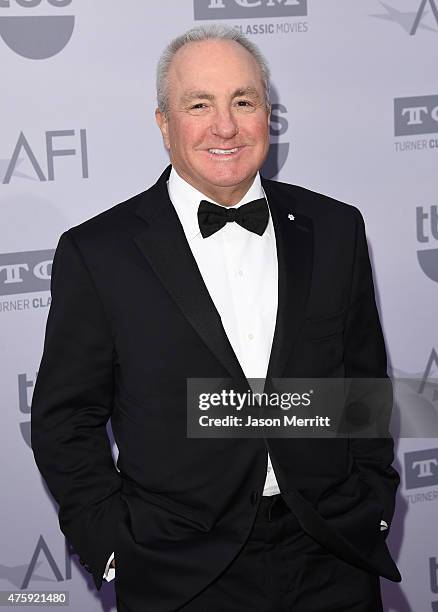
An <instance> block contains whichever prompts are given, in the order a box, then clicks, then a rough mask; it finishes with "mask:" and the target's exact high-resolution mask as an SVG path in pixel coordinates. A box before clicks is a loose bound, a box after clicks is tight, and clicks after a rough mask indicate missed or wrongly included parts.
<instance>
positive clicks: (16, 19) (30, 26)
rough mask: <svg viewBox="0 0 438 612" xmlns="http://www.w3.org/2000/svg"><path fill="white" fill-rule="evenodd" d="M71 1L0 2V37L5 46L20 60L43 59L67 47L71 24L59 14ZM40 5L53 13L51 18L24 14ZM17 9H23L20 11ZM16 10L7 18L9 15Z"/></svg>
mask: <svg viewBox="0 0 438 612" xmlns="http://www.w3.org/2000/svg"><path fill="white" fill-rule="evenodd" d="M71 3H72V0H44V2H43V0H0V37H1V38H2V39H3V41H4V42H5V43H6V45H7V46H8V47H9V49H11V50H12V51H14V52H15V53H17V54H18V55H21V56H22V57H26V58H28V59H47V58H48V57H53V56H54V55H56V54H57V53H59V52H60V51H62V50H63V49H64V47H65V46H66V45H67V44H68V42H69V40H70V38H71V36H72V34H73V28H74V24H75V18H74V16H73V15H65V14H59V13H58V11H59V9H62V8H64V7H68V6H69V5H70V4H71ZM40 4H43V6H44V5H45V4H48V5H49V6H50V7H52V8H54V9H56V12H55V13H54V14H51V15H42V14H33V15H31V14H28V10H29V9H34V8H36V7H38V6H39V5H40ZM20 8H22V9H27V10H26V11H24V12H23V11H20ZM12 9H15V11H17V10H18V14H14V15H11V14H10V11H11V10H12Z"/></svg>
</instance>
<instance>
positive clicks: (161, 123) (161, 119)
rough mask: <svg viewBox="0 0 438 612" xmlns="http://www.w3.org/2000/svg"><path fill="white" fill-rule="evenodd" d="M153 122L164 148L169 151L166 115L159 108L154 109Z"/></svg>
mask: <svg viewBox="0 0 438 612" xmlns="http://www.w3.org/2000/svg"><path fill="white" fill-rule="evenodd" d="M155 120H156V122H157V125H158V127H159V128H160V131H161V134H162V136H163V142H164V146H165V147H166V149H170V141H169V124H168V121H167V117H166V115H165V114H164V113H162V112H161V111H160V109H159V108H156V109H155Z"/></svg>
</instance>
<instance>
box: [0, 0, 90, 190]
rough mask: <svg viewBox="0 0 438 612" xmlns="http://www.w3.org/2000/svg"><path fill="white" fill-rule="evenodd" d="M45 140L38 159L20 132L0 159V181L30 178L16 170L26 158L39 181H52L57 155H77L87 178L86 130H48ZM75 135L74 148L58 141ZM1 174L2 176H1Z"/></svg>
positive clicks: (4, 182) (83, 175)
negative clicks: (9, 154) (7, 156)
mask: <svg viewBox="0 0 438 612" xmlns="http://www.w3.org/2000/svg"><path fill="white" fill-rule="evenodd" d="M0 1H1V0H0ZM44 136H45V138H44V140H45V142H44V144H43V147H45V155H44V157H45V159H44V161H43V160H40V161H38V156H37V155H36V153H34V151H33V149H32V147H31V145H30V143H29V141H28V139H27V138H26V136H25V135H24V134H23V132H21V133H20V135H19V137H18V139H17V142H16V144H15V147H14V151H13V153H12V157H11V158H10V159H6V160H1V159H0V181H1V182H2V183H3V184H4V185H6V184H8V183H10V181H11V178H12V177H13V176H15V177H21V178H32V179H33V177H30V176H28V175H26V174H24V173H23V172H20V171H17V168H18V166H20V165H21V164H22V163H23V161H24V160H25V159H27V160H28V162H29V163H30V165H31V166H32V170H33V172H34V173H35V175H36V177H37V178H38V180H40V181H47V180H49V181H54V180H55V158H57V157H68V156H72V157H79V161H80V164H81V170H82V178H84V179H86V178H88V176H89V174H88V149H87V132H86V130H79V134H78V135H76V132H75V130H50V131H47V132H45V134H44ZM71 137H75V141H76V147H75V148H69V149H66V148H63V147H62V146H60V144H59V143H58V140H57V139H59V138H71ZM42 166H47V171H46V172H44V171H43V168H42ZM2 175H3V176H2Z"/></svg>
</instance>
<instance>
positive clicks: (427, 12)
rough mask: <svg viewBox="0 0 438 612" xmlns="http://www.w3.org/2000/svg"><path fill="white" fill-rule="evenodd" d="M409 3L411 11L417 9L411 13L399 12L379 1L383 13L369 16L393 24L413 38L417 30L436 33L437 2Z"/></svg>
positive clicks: (413, 1)
mask: <svg viewBox="0 0 438 612" xmlns="http://www.w3.org/2000/svg"><path fill="white" fill-rule="evenodd" d="M410 2H411V5H412V8H413V9H414V8H415V7H418V8H416V10H412V11H401V10H400V9H399V8H395V7H394V6H392V4H391V5H390V4H388V3H387V2H382V1H381V2H380V4H381V6H382V7H383V8H384V9H385V12H384V13H380V14H374V15H371V17H377V18H378V19H383V20H385V21H389V22H392V23H395V24H397V25H399V26H400V27H401V28H402V29H403V30H404V31H405V32H406V33H407V34H409V35H410V36H415V34H417V31H418V30H427V31H429V32H434V33H438V28H437V26H438V4H437V0H410Z"/></svg>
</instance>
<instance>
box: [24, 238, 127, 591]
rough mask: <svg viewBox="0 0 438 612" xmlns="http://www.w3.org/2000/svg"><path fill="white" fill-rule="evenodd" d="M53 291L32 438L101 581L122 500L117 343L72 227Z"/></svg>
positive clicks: (66, 528) (86, 561)
mask: <svg viewBox="0 0 438 612" xmlns="http://www.w3.org/2000/svg"><path fill="white" fill-rule="evenodd" d="M51 292H52V302H51V305H50V310H49V315H48V319H47V325H46V332H45V339H44V349H43V355H42V359H41V364H40V368H39V371H38V376H37V380H36V383H35V389H34V394H33V399H32V407H31V445H32V450H33V453H34V457H35V461H36V464H37V466H38V469H39V470H40V472H41V474H42V476H43V478H44V480H45V481H46V484H47V486H48V488H49V490H50V492H51V494H52V495H53V497H54V498H55V500H56V502H57V503H58V505H59V513H58V517H59V525H60V528H61V531H62V532H63V533H64V535H65V537H66V538H67V540H68V541H69V542H70V544H71V545H72V547H73V548H74V550H75V552H76V553H77V554H78V555H79V556H80V559H81V563H82V564H83V565H85V567H86V569H87V570H88V571H90V572H91V573H92V574H93V577H94V581H95V584H96V588H97V589H100V587H101V585H102V577H103V573H104V569H105V565H106V562H107V559H108V557H109V555H110V554H111V552H112V551H113V550H114V549H115V541H114V539H115V534H116V526H117V524H118V521H119V520H120V518H121V512H122V504H123V502H122V501H121V499H120V491H121V477H120V475H119V473H118V471H117V469H116V467H115V465H114V461H113V457H112V453H111V446H110V442H109V438H108V436H107V433H106V424H107V422H108V420H109V417H110V415H111V411H112V405H113V356H114V343H113V340H112V336H111V333H110V327H109V325H108V322H107V319H106V317H105V312H104V309H103V305H102V303H101V301H100V299H99V296H98V294H97V292H96V288H95V285H94V283H93V280H92V277H91V275H90V273H89V270H88V269H87V267H86V265H85V262H84V260H83V258H82V256H81V254H80V252H79V249H78V247H77V245H76V243H75V240H74V237H73V236H72V235H71V230H69V231H67V232H65V233H64V234H62V236H61V237H60V239H59V242H58V246H57V248H56V251H55V256H54V260H53V265H52V279H51Z"/></svg>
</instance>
